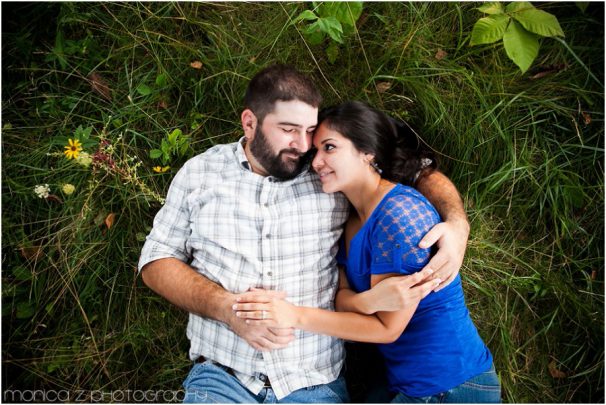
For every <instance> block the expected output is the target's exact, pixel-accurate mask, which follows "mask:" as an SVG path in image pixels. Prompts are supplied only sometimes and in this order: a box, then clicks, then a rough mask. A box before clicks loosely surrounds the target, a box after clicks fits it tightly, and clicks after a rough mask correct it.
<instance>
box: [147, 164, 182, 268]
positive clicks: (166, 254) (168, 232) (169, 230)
mask: <svg viewBox="0 0 606 405" xmlns="http://www.w3.org/2000/svg"><path fill="white" fill-rule="evenodd" d="M190 183H191V179H190V174H189V170H188V165H187V163H186V164H185V165H184V166H183V167H182V168H181V169H180V170H179V171H178V172H177V174H176V175H175V178H174V179H173V181H172V182H171V185H170V187H169V189H168V194H167V196H166V202H165V203H164V206H163V207H162V208H161V209H160V211H158V213H157V214H156V217H155V218H154V226H153V228H152V230H151V232H150V233H149V235H147V238H146V240H145V244H144V245H143V249H142V251H141V257H140V258H139V265H138V269H139V272H140V271H141V269H142V268H143V266H145V265H146V264H147V263H150V262H152V261H154V260H158V259H164V258H176V259H179V260H181V261H182V262H184V263H188V262H189V261H190V259H191V249H190V248H189V247H188V244H187V240H188V239H189V236H190V233H191V228H190V226H189V207H188V205H187V196H188V195H189V194H190V193H191V189H190V188H191V187H190V186H189V184H190Z"/></svg>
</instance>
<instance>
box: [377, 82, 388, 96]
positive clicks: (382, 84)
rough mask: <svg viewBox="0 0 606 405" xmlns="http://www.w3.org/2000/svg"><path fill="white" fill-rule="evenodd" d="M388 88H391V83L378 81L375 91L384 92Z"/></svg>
mask: <svg viewBox="0 0 606 405" xmlns="http://www.w3.org/2000/svg"><path fill="white" fill-rule="evenodd" d="M390 88H391V83H389V82H380V83H377V91H378V92H379V93H385V92H386V91H387V90H389V89H390Z"/></svg>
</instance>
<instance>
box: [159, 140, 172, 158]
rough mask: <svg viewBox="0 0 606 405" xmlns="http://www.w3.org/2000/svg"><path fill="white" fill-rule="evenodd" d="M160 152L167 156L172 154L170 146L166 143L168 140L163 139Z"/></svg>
mask: <svg viewBox="0 0 606 405" xmlns="http://www.w3.org/2000/svg"><path fill="white" fill-rule="evenodd" d="M160 150H161V151H162V153H164V154H165V155H168V154H169V153H170V144H169V143H168V142H167V141H166V139H162V142H160Z"/></svg>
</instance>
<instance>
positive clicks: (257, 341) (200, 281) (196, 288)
mask: <svg viewBox="0 0 606 405" xmlns="http://www.w3.org/2000/svg"><path fill="white" fill-rule="evenodd" d="M141 277H142V278H143V282H144V283H145V284H146V285H147V286H148V287H149V288H151V289H152V290H153V291H155V292H156V293H157V294H159V295H161V296H162V297H164V298H166V299H167V300H168V301H169V302H171V303H172V304H174V305H176V306H178V307H179V308H181V309H184V310H186V311H188V312H191V313H194V314H197V315H200V316H203V317H205V318H212V319H215V320H217V321H219V322H223V323H225V324H227V325H229V326H230V327H231V329H232V330H233V331H234V332H235V333H236V334H237V335H238V336H240V337H241V338H243V339H244V340H246V341H247V342H248V343H249V344H250V345H251V346H252V347H254V348H255V349H257V350H272V349H279V348H282V347H285V346H286V345H287V344H288V343H290V342H291V341H292V340H293V339H294V334H293V331H292V329H270V328H267V327H265V326H257V327H252V328H251V327H250V326H249V325H246V323H245V322H244V321H243V320H242V319H240V318H237V317H236V316H235V315H234V313H233V310H232V305H234V304H235V303H236V299H237V297H238V294H232V293H230V292H228V291H226V290H225V289H223V288H222V287H221V286H219V285H217V284H216V283H214V282H212V281H210V280H208V279H207V278H206V277H204V276H202V275H200V274H198V273H197V272H196V271H195V270H194V269H193V268H191V267H190V266H188V265H187V264H185V263H183V262H182V261H181V260H179V259H175V258H165V259H158V260H154V261H153V262H150V263H148V264H146V265H145V266H144V267H143V268H142V270H141Z"/></svg>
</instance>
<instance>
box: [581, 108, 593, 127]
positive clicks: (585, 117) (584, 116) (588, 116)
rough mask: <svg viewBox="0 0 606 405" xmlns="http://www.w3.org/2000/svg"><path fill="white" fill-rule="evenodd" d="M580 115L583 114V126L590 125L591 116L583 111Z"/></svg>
mask: <svg viewBox="0 0 606 405" xmlns="http://www.w3.org/2000/svg"><path fill="white" fill-rule="evenodd" d="M581 114H583V122H584V123H585V125H589V124H591V115H589V113H586V112H585V111H583V112H582V113H581Z"/></svg>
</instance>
